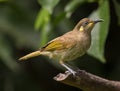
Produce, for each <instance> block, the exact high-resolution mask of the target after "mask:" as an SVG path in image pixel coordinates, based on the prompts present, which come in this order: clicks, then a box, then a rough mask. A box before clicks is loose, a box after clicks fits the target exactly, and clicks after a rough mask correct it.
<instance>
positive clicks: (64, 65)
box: [60, 61, 76, 76]
mask: <svg viewBox="0 0 120 91" xmlns="http://www.w3.org/2000/svg"><path fill="white" fill-rule="evenodd" d="M60 64H61V65H62V66H63V67H65V68H66V69H67V70H68V71H69V72H71V73H72V74H73V75H74V76H75V74H76V72H75V71H74V70H72V69H71V68H70V67H68V66H67V65H66V64H65V63H64V62H63V61H60Z"/></svg>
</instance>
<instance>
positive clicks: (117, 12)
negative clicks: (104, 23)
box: [113, 0, 120, 25]
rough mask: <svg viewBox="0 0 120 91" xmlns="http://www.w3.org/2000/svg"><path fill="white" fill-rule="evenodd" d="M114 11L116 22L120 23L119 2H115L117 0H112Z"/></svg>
mask: <svg viewBox="0 0 120 91" xmlns="http://www.w3.org/2000/svg"><path fill="white" fill-rule="evenodd" d="M113 3H114V6H115V11H116V14H117V17H118V24H119V25H120V4H119V3H118V2H117V0H113Z"/></svg>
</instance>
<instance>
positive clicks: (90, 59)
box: [0, 0, 120, 91]
mask: <svg viewBox="0 0 120 91" xmlns="http://www.w3.org/2000/svg"><path fill="white" fill-rule="evenodd" d="M119 11H120V2H119V0H0V72H1V75H0V91H21V90H22V91H48V90H54V91H58V89H59V90H62V91H67V90H69V91H72V90H74V89H75V88H73V87H69V86H66V85H64V84H61V83H57V82H55V81H54V80H53V79H52V77H53V76H55V75H56V74H57V73H59V72H60V70H59V69H57V68H58V66H59V65H56V66H57V68H55V67H54V66H52V65H51V62H53V61H52V60H50V59H47V58H46V57H42V56H41V57H36V58H33V59H30V60H29V61H26V62H19V61H18V58H19V57H21V56H23V55H25V54H27V53H29V52H32V51H35V50H37V49H38V48H39V47H41V46H43V45H44V44H45V43H47V42H48V41H49V40H51V39H53V38H55V37H57V36H60V35H62V34H64V33H65V32H68V31H70V30H72V29H73V27H74V26H75V24H76V23H77V22H78V21H79V20H81V19H82V18H84V17H90V18H91V19H98V18H101V19H103V20H104V22H103V23H100V24H97V25H96V26H95V28H94V30H93V32H92V36H93V37H92V39H93V41H92V46H91V48H90V49H89V51H88V54H86V55H85V56H83V57H82V58H78V59H76V62H74V63H75V64H76V65H77V66H78V67H79V68H81V69H84V70H87V71H89V72H91V73H94V74H97V75H100V76H103V77H106V78H110V79H113V80H120V73H119V71H120V57H119V51H120V43H119V41H120V37H119V34H120V12H119ZM35 30H37V31H35ZM39 60H40V61H39ZM43 60H44V61H43ZM79 60H81V61H79ZM50 61H51V62H50ZM102 62H105V63H104V64H102ZM49 63H50V64H49ZM53 65H54V63H53ZM75 90H78V89H75Z"/></svg>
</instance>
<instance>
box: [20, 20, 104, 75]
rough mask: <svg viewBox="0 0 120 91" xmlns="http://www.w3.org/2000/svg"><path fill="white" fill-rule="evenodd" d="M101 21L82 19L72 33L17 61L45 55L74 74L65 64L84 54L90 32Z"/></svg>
mask: <svg viewBox="0 0 120 91" xmlns="http://www.w3.org/2000/svg"><path fill="white" fill-rule="evenodd" d="M102 21H103V20H101V19H98V20H91V19H89V18H84V19H82V20H80V21H79V22H78V24H77V25H76V26H75V27H74V29H73V30H72V31H70V32H67V33H65V34H64V35H62V36H60V37H57V38H55V39H53V40H51V41H50V42H48V43H47V44H46V45H45V46H43V47H42V48H41V49H40V50H38V51H35V52H32V53H30V54H28V55H26V56H24V57H21V58H20V59H19V60H26V59H29V58H31V57H34V56H38V55H45V56H48V57H50V58H52V59H55V60H58V61H59V63H60V64H61V65H62V66H64V67H65V68H66V69H68V70H69V71H70V72H71V73H73V74H75V72H74V71H73V70H72V69H71V68H69V67H68V66H67V65H65V62H66V61H71V60H74V59H76V58H78V57H80V56H82V55H83V54H85V52H86V51H87V50H88V49H89V47H90V44H91V30H92V29H93V27H94V25H95V24H96V23H97V22H102Z"/></svg>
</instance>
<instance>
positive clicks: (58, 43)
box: [41, 37, 75, 51]
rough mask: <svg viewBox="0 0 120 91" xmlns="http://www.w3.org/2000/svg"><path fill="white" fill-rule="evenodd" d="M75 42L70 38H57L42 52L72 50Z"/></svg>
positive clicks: (43, 48)
mask: <svg viewBox="0 0 120 91" xmlns="http://www.w3.org/2000/svg"><path fill="white" fill-rule="evenodd" d="M73 42H75V41H74V40H71V39H70V38H65V39H64V38H62V37H59V38H56V39H54V40H52V41H50V42H48V44H47V45H45V46H44V47H42V48H41V51H42V50H43V51H54V50H62V49H67V48H72V47H73V46H74V45H75V43H73Z"/></svg>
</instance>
